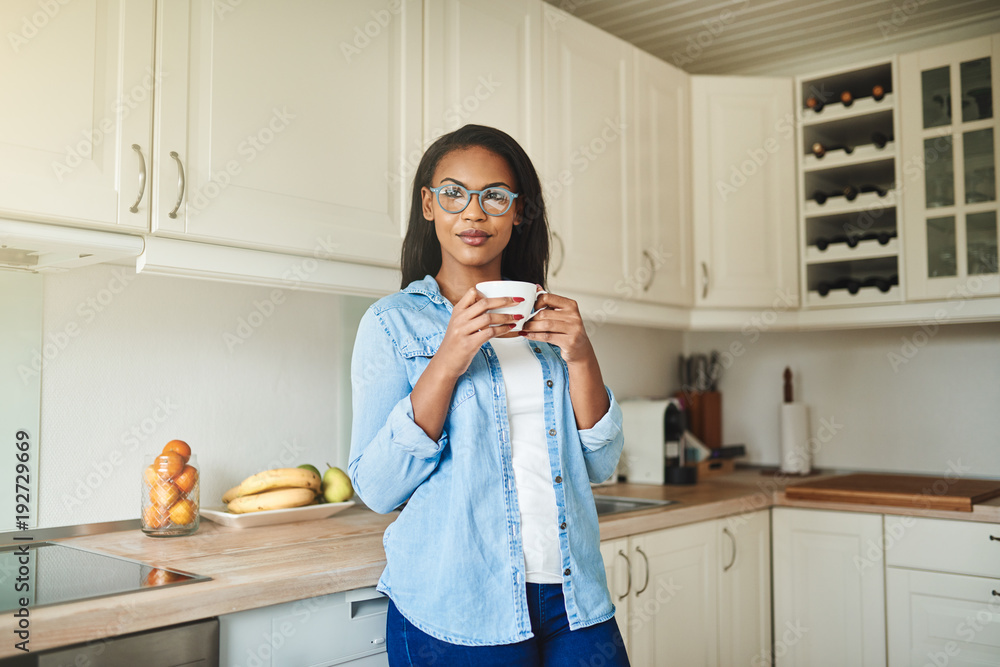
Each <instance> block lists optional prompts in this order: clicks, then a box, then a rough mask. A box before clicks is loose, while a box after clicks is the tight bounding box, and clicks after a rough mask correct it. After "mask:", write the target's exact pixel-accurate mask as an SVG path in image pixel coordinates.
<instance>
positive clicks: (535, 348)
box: [531, 347, 541, 352]
mask: <svg viewBox="0 0 1000 667" xmlns="http://www.w3.org/2000/svg"><path fill="white" fill-rule="evenodd" d="M531 349H533V350H534V351H535V352H541V350H540V349H538V348H537V347H533V348H531Z"/></svg>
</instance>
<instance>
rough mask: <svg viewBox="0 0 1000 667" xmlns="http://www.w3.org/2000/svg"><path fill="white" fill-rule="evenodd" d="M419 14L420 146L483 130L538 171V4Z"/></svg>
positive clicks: (444, 7)
mask: <svg viewBox="0 0 1000 667" xmlns="http://www.w3.org/2000/svg"><path fill="white" fill-rule="evenodd" d="M424 12H425V15H426V21H425V23H424V25H425V33H424V40H425V44H426V48H425V51H424V53H425V57H426V63H425V67H424V72H425V77H424V109H425V111H426V113H425V115H424V118H423V137H424V142H425V143H426V144H430V142H432V141H433V140H434V139H437V138H438V137H440V136H441V135H442V134H444V133H446V132H451V131H452V130H455V129H458V128H459V127H461V126H462V125H465V124H467V123H475V124H478V125H488V126H491V127H496V128H498V129H501V130H503V131H504V132H506V133H507V134H509V135H511V136H512V137H514V139H515V140H517V142H518V143H519V144H521V147H522V148H524V150H525V151H526V152H527V153H528V155H529V157H531V159H532V162H533V163H534V165H535V168H536V169H539V168H540V166H541V161H540V158H541V153H542V151H541V139H542V3H541V2H539V1H538V0H510V1H508V2H502V3H500V2H490V0H443V1H441V2H429V3H427V5H426V7H425V9H424ZM484 39H488V40H489V48H483V40H484Z"/></svg>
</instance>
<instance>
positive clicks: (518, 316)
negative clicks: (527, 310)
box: [513, 315, 524, 320]
mask: <svg viewBox="0 0 1000 667" xmlns="http://www.w3.org/2000/svg"><path fill="white" fill-rule="evenodd" d="M513 317H514V319H515V320H523V319H524V315H514V316H513Z"/></svg>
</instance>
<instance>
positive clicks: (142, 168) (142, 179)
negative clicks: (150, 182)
mask: <svg viewBox="0 0 1000 667" xmlns="http://www.w3.org/2000/svg"><path fill="white" fill-rule="evenodd" d="M132 150H134V151H135V154H136V155H138V156H139V196H138V197H136V198H135V203H134V204H132V205H131V206H130V207H129V209H128V210H130V211H132V212H133V213H138V212H139V202H141V201H142V195H143V193H144V192H145V191H146V158H144V157H143V156H142V148H140V147H139V144H132Z"/></svg>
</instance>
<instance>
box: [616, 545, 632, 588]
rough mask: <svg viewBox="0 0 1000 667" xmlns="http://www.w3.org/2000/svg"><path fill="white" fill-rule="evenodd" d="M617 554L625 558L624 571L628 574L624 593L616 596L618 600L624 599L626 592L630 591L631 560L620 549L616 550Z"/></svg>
mask: <svg viewBox="0 0 1000 667" xmlns="http://www.w3.org/2000/svg"><path fill="white" fill-rule="evenodd" d="M618 555H619V556H621V557H622V558H624V559H625V572H626V573H627V574H628V585H627V588H626V589H625V592H624V593H622V594H621V595H619V596H618V599H619V600H624V599H625V598H627V597H628V594H629V593H631V592H632V561H630V560H629V558H628V554H626V553H625V552H624V551H622V550H621V549H619V550H618Z"/></svg>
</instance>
